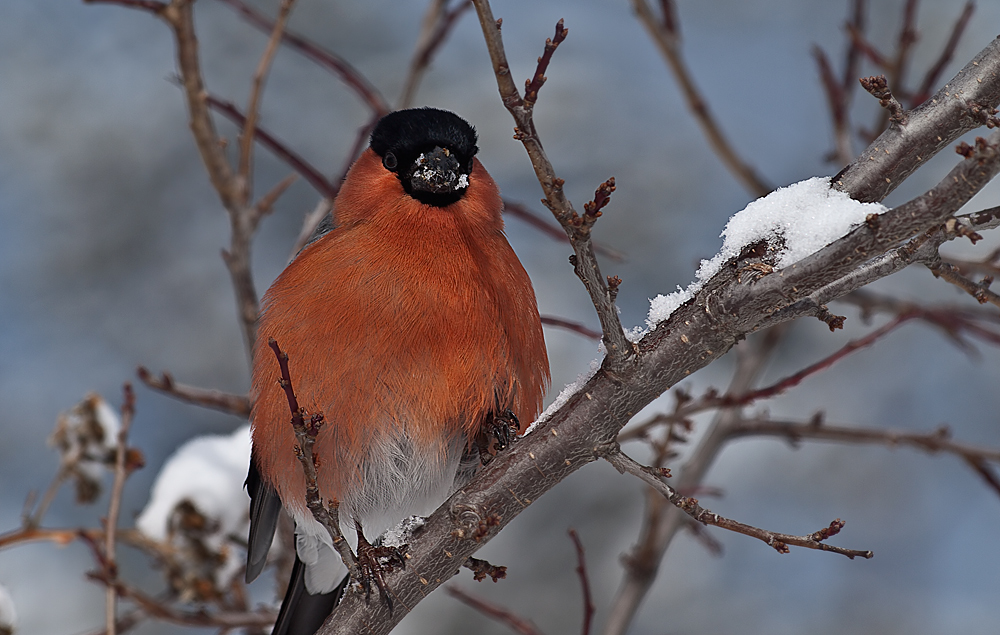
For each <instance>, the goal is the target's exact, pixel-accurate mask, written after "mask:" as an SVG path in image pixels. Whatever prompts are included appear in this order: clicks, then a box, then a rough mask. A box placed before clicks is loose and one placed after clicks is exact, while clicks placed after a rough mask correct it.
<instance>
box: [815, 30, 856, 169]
mask: <svg viewBox="0 0 1000 635" xmlns="http://www.w3.org/2000/svg"><path fill="white" fill-rule="evenodd" d="M850 50H851V51H856V50H857V47H855V46H851V47H850ZM812 53H813V58H814V59H815V60H816V65H817V66H818V67H819V77H820V81H821V82H822V84H823V90H824V92H825V93H826V102H827V104H829V106H830V118H831V119H832V120H833V136H834V147H835V148H836V150H835V151H834V154H835V156H836V160H837V162H838V163H840V164H841V165H846V164H847V163H850V161H851V159H853V158H854V150H853V148H852V147H851V124H850V121H849V114H850V109H849V108H848V106H849V97H848V93H847V91H846V90H845V88H844V86H843V85H842V84H841V83H840V82H839V81H837V78H836V76H835V75H834V73H833V67H832V66H831V65H830V60H829V58H827V56H826V53H825V52H824V51H823V49H821V48H820V47H818V46H813V49H812Z"/></svg>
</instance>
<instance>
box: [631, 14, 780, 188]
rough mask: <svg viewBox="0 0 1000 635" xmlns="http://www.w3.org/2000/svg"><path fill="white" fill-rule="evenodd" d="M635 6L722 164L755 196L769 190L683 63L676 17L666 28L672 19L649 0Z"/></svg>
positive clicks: (768, 185)
mask: <svg viewBox="0 0 1000 635" xmlns="http://www.w3.org/2000/svg"><path fill="white" fill-rule="evenodd" d="M632 8H633V9H634V10H635V12H636V15H637V16H638V17H639V21H640V22H642V25H643V26H644V27H646V31H647V32H648V33H649V36H650V37H651V38H652V39H653V42H654V43H655V44H656V45H657V47H659V49H660V53H661V54H662V55H663V57H664V59H665V60H666V62H667V65H668V66H669V67H670V70H671V72H672V73H673V75H674V79H675V80H676V81H677V84H678V86H680V89H681V93H682V94H683V96H684V101H685V103H687V107H688V110H690V111H691V113H692V114H693V115H694V117H695V120H696V121H697V122H698V125H699V126H701V129H702V132H703V133H704V135H705V137H707V138H708V141H709V144H710V145H711V148H712V150H713V151H714V152H715V154H716V156H718V157H719V158H720V159H721V160H722V162H723V164H725V166H726V167H727V168H728V169H729V171H730V172H731V173H732V174H733V176H735V177H736V178H737V179H738V180H739V181H740V183H742V184H743V187H745V188H746V189H747V191H748V192H750V193H751V194H753V195H754V196H764V195H765V194H768V193H769V192H770V191H771V190H773V189H774V188H773V187H772V186H771V185H770V184H769V183H767V182H765V181H764V179H762V178H761V177H760V176H759V175H758V174H757V171H756V170H755V169H754V168H753V166H751V165H750V164H749V163H747V162H746V161H745V160H744V159H743V158H741V157H740V156H739V155H738V154H737V153H736V150H735V149H734V148H733V146H732V144H730V142H729V140H728V139H727V138H726V136H725V134H723V132H722V129H721V128H720V127H719V124H718V122H717V121H716V119H715V117H714V116H713V115H712V112H711V110H710V109H709V107H708V103H707V102H706V101H705V99H704V97H702V95H701V92H700V91H699V90H698V87H697V86H696V85H695V83H694V78H693V77H692V76H691V72H690V71H689V70H688V68H687V65H686V64H685V63H684V58H683V56H682V54H681V43H680V37H679V29H678V28H677V26H676V18H672V19H673V20H674V24H673V26H672V27H671V28H667V25H668V24H670V22H669V21H667V20H665V21H663V22H661V21H660V20H657V19H656V16H655V15H654V14H653V10H652V8H650V6H649V4H648V2H647V1H646V0H632Z"/></svg>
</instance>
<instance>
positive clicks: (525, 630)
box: [444, 585, 542, 635]
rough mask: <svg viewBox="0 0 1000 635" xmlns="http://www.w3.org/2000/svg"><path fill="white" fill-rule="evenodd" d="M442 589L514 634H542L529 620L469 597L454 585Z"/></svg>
mask: <svg viewBox="0 0 1000 635" xmlns="http://www.w3.org/2000/svg"><path fill="white" fill-rule="evenodd" d="M444 589H445V591H447V592H448V595H450V596H451V597H453V598H455V599H456V600H459V601H460V602H462V603H464V604H466V605H468V606H470V607H472V608H474V609H475V610H477V611H479V612H480V613H482V614H483V615H485V616H486V617H490V618H493V619H494V620H496V621H498V622H500V623H501V624H503V625H505V626H507V627H508V628H510V629H511V630H512V631H514V632H515V633H520V635H542V632H541V631H540V630H538V627H536V626H535V625H534V624H532V623H531V622H530V621H529V620H526V619H524V618H523V617H521V616H519V615H516V614H514V613H513V612H511V611H510V610H509V609H505V608H503V607H502V606H497V605H496V604H493V603H491V602H487V601H486V600H482V599H479V598H477V597H474V596H472V595H469V594H468V593H466V592H465V591H463V590H462V589H460V588H458V587H457V586H454V585H448V586H446V587H445V588H444Z"/></svg>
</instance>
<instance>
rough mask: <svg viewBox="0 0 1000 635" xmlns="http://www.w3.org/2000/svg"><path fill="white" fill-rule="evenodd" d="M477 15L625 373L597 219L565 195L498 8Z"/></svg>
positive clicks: (560, 34) (612, 361)
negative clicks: (594, 235)
mask: <svg viewBox="0 0 1000 635" xmlns="http://www.w3.org/2000/svg"><path fill="white" fill-rule="evenodd" d="M473 4H474V5H475V7H476V13H477V14H478V16H479V24H480V26H481V28H482V31H483V37H484V39H485V40H486V48H487V50H488V51H489V54H490V60H491V61H492V62H493V74H494V76H495V77H496V81H497V87H498V89H499V91H500V97H501V99H502V101H503V103H504V106H505V107H506V108H507V111H508V112H509V113H510V114H511V117H513V119H514V124H515V127H514V137H515V139H517V140H519V141H520V142H521V143H522V144H523V145H524V149H525V151H526V152H527V153H528V157H529V158H530V159H531V165H532V167H533V168H534V170H535V176H536V177H537V178H538V183H539V185H541V186H542V191H543V192H544V193H545V199H544V200H543V202H544V204H545V206H546V207H548V208H549V210H551V211H552V214H553V215H554V216H555V218H556V220H557V221H558V222H559V224H560V225H562V227H563V229H564V230H565V231H566V235H567V236H569V239H570V243H571V244H572V245H573V252H574V255H573V261H572V262H573V269H574V272H575V273H576V274H577V276H578V277H579V278H580V281H581V282H583V285H584V287H585V288H586V289H587V292H588V293H589V295H590V299H591V302H593V304H594V308H595V309H596V311H597V317H598V319H600V321H601V332H602V333H603V341H604V347H605V350H606V351H607V355H606V357H605V360H604V363H605V365H606V366H607V367H608V369H609V370H610V371H611V372H619V371H621V370H622V368H623V367H624V366H625V365H627V364H628V363H629V361H631V360H632V359H634V355H635V351H634V349H633V347H632V345H631V343H630V342H629V341H628V340H627V339H626V338H625V332H624V331H623V330H622V325H621V320H620V318H619V317H618V310H617V309H616V308H615V306H614V300H613V298H612V297H611V293H610V292H609V289H608V284H607V280H606V279H605V278H604V276H602V275H601V269H600V265H599V264H598V262H597V257H596V256H595V254H594V247H593V242H592V241H591V230H592V228H593V225H594V222H595V221H596V216H593V215H587V214H585V215H584V216H583V217H581V216H579V215H578V214H577V213H576V210H574V209H573V204H572V203H571V202H570V201H569V199H568V198H566V195H565V193H564V191H563V184H564V181H563V180H562V179H560V178H559V177H558V176H556V173H555V169H554V168H553V166H552V163H551V162H550V161H549V159H548V157H547V156H546V154H545V150H544V149H543V148H542V144H541V141H540V140H539V138H538V132H537V130H536V129H535V122H534V119H533V117H532V111H533V109H534V102H533V101H532V102H528V101H526V100H525V99H522V98H521V94H520V93H519V92H518V89H517V85H516V84H515V83H514V79H513V78H512V77H511V74H510V65H509V64H508V63H507V54H506V53H505V52H504V46H503V38H502V37H501V35H500V26H501V24H502V22H501V21H499V20H496V19H495V18H494V17H493V10H492V9H491V8H490V3H489V0H473ZM567 32H568V31H567V30H566V29H565V28H564V27H563V25H562V21H560V22H559V23H557V24H556V30H555V35H554V36H553V37H552V38H550V39H549V40H548V41H547V42H546V50H547V51H549V52H548V53H547V55H548V57H551V51H553V50H555V47H556V46H558V43H559V42H561V41H562V40H563V39H564V38H565V37H566V33H567ZM543 61H545V63H546V64H547V61H546V58H545V54H543V57H542V58H539V66H538V67H537V68H536V71H535V78H538V77H540V76H541V77H544V75H541V73H542V72H543V71H544V70H545V69H544V67H543ZM533 83H534V97H536V98H537V93H538V88H539V87H540V86H541V82H534V79H533V80H531V81H529V84H528V85H529V87H531V86H532V85H533Z"/></svg>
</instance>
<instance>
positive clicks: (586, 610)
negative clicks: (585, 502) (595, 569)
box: [569, 529, 594, 635]
mask: <svg viewBox="0 0 1000 635" xmlns="http://www.w3.org/2000/svg"><path fill="white" fill-rule="evenodd" d="M569 537H570V539H572V540H573V546H574V547H575V548H576V574H577V575H578V576H579V577H580V587H581V591H582V593H583V626H582V627H581V630H580V632H581V633H582V635H590V623H591V620H593V618H594V601H593V599H592V598H591V596H590V579H589V578H588V576H587V562H586V560H585V559H584V553H583V542H581V541H580V536H579V535H577V533H576V530H575V529H570V530H569Z"/></svg>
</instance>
